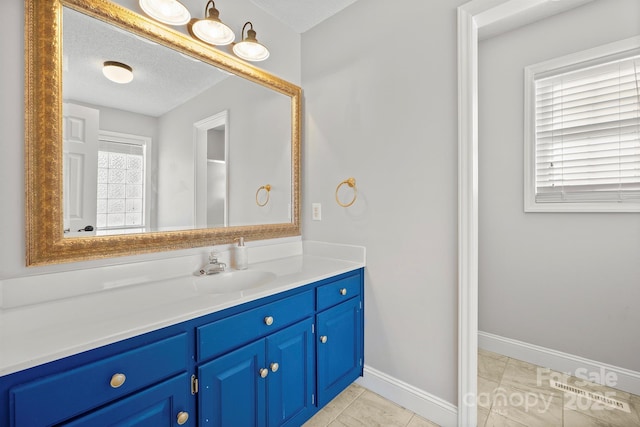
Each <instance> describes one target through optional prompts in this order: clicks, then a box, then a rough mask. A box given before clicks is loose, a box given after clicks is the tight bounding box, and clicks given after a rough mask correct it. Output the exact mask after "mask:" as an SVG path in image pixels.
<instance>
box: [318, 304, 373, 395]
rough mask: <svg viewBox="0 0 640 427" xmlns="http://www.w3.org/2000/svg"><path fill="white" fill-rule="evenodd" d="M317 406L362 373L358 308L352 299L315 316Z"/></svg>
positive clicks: (360, 323)
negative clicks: (316, 329) (316, 328)
mask: <svg viewBox="0 0 640 427" xmlns="http://www.w3.org/2000/svg"><path fill="white" fill-rule="evenodd" d="M317 327H318V331H317V333H316V340H317V341H316V344H317V346H316V348H317V355H318V406H320V407H322V406H324V405H325V404H327V403H328V402H329V401H330V400H331V399H333V398H334V397H335V396H337V395H338V393H340V392H341V391H342V390H343V389H345V388H346V387H347V386H348V385H349V384H350V383H351V382H353V381H355V379H356V378H358V376H360V375H361V374H362V344H361V343H362V309H361V300H360V298H353V299H351V300H349V301H346V302H343V303H341V304H339V305H337V306H335V307H333V308H330V309H328V310H325V311H323V312H322V313H320V314H318V315H317Z"/></svg>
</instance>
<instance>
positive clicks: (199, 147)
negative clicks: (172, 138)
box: [193, 110, 230, 228]
mask: <svg viewBox="0 0 640 427" xmlns="http://www.w3.org/2000/svg"><path fill="white" fill-rule="evenodd" d="M219 126H224V163H225V175H226V177H227V182H226V185H225V198H224V226H225V227H226V226H228V225H229V130H230V129H229V110H222V111H220V112H219V113H217V114H214V115H212V116H209V117H206V118H204V119H202V120H200V121H198V122H195V123H194V124H193V144H194V153H195V156H194V162H195V165H194V172H195V174H194V177H193V179H194V183H195V185H194V188H195V199H194V209H193V213H194V215H193V216H194V218H193V223H194V224H195V226H196V228H208V227H207V215H206V213H207V185H206V182H207V132H208V131H209V129H214V128H217V127H219Z"/></svg>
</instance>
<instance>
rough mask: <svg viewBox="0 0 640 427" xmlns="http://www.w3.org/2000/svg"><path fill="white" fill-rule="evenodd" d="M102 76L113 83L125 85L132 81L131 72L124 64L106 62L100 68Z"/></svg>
mask: <svg viewBox="0 0 640 427" xmlns="http://www.w3.org/2000/svg"><path fill="white" fill-rule="evenodd" d="M102 74H104V76H105V77H106V78H108V79H109V80H111V81H112V82H115V83H120V84H125V83H129V82H130V81H132V80H133V70H132V69H131V67H129V66H128V65H126V64H123V63H121V62H116V61H107V62H105V63H104V65H103V67H102Z"/></svg>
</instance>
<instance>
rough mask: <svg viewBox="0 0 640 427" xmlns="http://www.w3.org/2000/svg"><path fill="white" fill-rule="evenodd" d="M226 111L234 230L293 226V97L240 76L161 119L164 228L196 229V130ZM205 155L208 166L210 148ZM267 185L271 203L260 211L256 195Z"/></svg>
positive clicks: (160, 196) (160, 219) (161, 213)
mask: <svg viewBox="0 0 640 427" xmlns="http://www.w3.org/2000/svg"><path fill="white" fill-rule="evenodd" d="M225 110H227V111H228V112H229V126H228V127H227V129H226V131H227V132H229V154H228V156H229V157H228V159H229V166H228V167H229V174H228V177H227V179H228V187H229V200H228V205H229V218H228V220H229V225H253V224H273V223H285V222H289V220H290V215H289V212H290V201H291V173H290V171H291V120H290V117H291V115H290V111H291V98H290V97H288V96H286V95H283V94H281V93H277V92H274V91H272V90H269V89H266V88H263V87H261V86H259V85H257V84H255V83H252V82H249V81H247V80H244V79H241V78H239V77H228V78H227V79H225V80H224V81H222V82H220V83H218V84H217V85H215V86H214V87H213V88H211V89H209V90H207V91H205V92H203V93H202V94H200V95H198V96H196V97H195V98H193V99H191V100H189V101H188V102H185V103H184V104H182V105H181V106H179V107H177V108H175V109H173V110H171V111H170V112H168V113H166V114H164V115H163V116H162V117H160V119H159V123H160V132H159V133H160V135H161V136H160V140H159V144H158V151H159V174H158V207H159V209H158V225H159V226H160V227H176V226H189V225H193V224H194V209H195V198H194V195H195V188H194V187H195V179H194V178H195V173H196V172H195V169H194V167H195V162H194V157H195V152H194V149H195V146H194V142H193V138H194V126H193V125H194V123H196V122H198V121H200V120H203V119H206V118H207V117H211V116H213V115H215V114H218V113H220V112H222V111H225ZM283 117H284V118H285V119H284V120H283ZM202 156H203V157H202V158H201V159H200V160H201V162H202V164H203V167H206V166H204V164H205V160H206V159H205V156H206V149H204V150H203V153H202ZM265 184H271V185H272V187H273V189H272V191H271V196H270V199H269V203H268V204H267V205H266V206H264V207H259V206H257V204H256V202H255V195H256V191H257V190H258V188H259V187H260V186H262V185H265ZM175 206H182V209H180V210H176V209H174V207H175Z"/></svg>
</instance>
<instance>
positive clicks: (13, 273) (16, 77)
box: [0, 0, 300, 286]
mask: <svg viewBox="0 0 640 427" xmlns="http://www.w3.org/2000/svg"><path fill="white" fill-rule="evenodd" d="M247 1H248V0H247ZM192 3H194V5H195V4H197V7H195V6H194V7H193V9H192V10H193V11H194V13H196V12H197V13H198V14H200V13H202V12H203V11H204V2H200V1H197V2H195V1H194V2H192ZM218 7H220V9H221V13H225V12H224V10H223V9H222V4H220V5H218ZM238 7H239V6H237V7H235V8H234V7H230V9H233V10H230V11H229V18H230V19H231V22H235V20H238V21H240V20H243V19H244V20H247V19H256V21H254V25H255V28H256V31H258V39H259V40H260V41H262V42H264V43H269V47H270V49H271V57H270V58H269V59H268V60H267V61H265V62H263V63H260V64H258V65H259V67H260V68H263V69H265V70H267V71H270V72H273V73H274V74H277V75H279V76H281V77H283V78H285V79H287V80H289V81H292V82H294V83H299V82H300V36H299V35H298V34H296V33H294V32H293V31H292V30H291V29H289V28H287V27H286V26H284V25H283V24H282V23H280V22H279V21H277V20H276V19H275V18H273V17H270V16H268V15H266V13H264V12H263V11H262V10H261V9H259V8H257V7H255V9H254V8H252V10H251V11H250V12H248V13H245V12H244V11H242V10H240V9H238ZM23 8H24V2H23V1H22V0H6V1H0V28H1V29H2V30H1V31H2V37H0V43H1V44H0V54H1V55H2V58H3V59H2V66H1V67H0V94H2V96H0V120H1V121H0V153H1V155H0V200H2V203H0V241H1V242H2V245H0V279H3V278H9V277H20V276H26V275H33V274H44V273H49V272H54V271H66V270H72V269H79V268H94V267H95V268H98V269H97V270H96V274H105V273H104V272H103V271H102V270H100V269H99V267H102V266H105V265H112V264H119V263H126V262H133V261H138V260H149V259H164V258H168V257H172V256H178V255H180V254H183V253H184V251H180V252H165V253H159V254H150V255H139V256H134V257H122V258H113V259H105V260H96V261H90V262H83V263H73V264H62V265H56V266H44V267H30V268H26V267H25V220H24V216H25V212H24V111H23V110H24V10H23ZM201 9H202V11H200V10H201ZM242 22H244V21H242ZM234 30H236V31H237V32H238V33H239V31H240V29H239V28H238V29H236V28H235V27H234ZM176 206H177V205H176ZM204 252H206V249H205V248H203V253H204ZM55 285H56V284H55V283H51V286H55Z"/></svg>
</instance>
